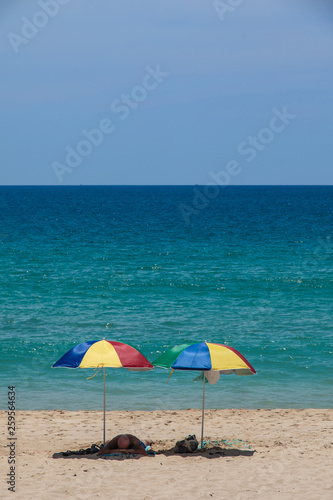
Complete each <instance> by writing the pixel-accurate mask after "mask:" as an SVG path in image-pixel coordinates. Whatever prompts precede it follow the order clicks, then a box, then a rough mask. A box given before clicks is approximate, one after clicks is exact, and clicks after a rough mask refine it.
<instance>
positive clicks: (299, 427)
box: [0, 409, 333, 500]
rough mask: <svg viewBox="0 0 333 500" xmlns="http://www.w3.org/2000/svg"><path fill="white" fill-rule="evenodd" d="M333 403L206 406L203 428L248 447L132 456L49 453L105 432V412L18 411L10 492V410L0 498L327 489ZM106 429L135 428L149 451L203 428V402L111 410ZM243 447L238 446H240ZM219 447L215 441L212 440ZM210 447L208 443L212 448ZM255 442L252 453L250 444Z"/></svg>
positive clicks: (245, 494)
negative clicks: (189, 406) (327, 406)
mask: <svg viewBox="0 0 333 500" xmlns="http://www.w3.org/2000/svg"><path fill="white" fill-rule="evenodd" d="M332 417H333V410H316V409H307V410H243V409H241V410H206V412H205V433H204V434H205V438H206V439H210V440H222V439H227V440H229V441H232V440H236V439H241V440H243V441H244V442H245V443H246V444H247V445H248V446H251V449H246V450H244V451H242V450H239V449H238V448H237V447H235V446H234V447H231V448H230V447H227V446H226V445H225V444H223V443H222V444H221V447H222V448H224V453H223V454H215V455H210V454H209V450H208V451H207V452H206V453H205V454H204V455H201V454H199V453H196V454H193V455H186V456H182V455H176V454H168V453H166V454H164V453H162V454H159V453H158V454H157V455H155V456H154V457H141V458H138V459H135V458H133V459H117V458H115V459H102V458H96V457H95V456H89V455H88V456H83V457H79V458H53V454H54V453H56V452H61V451H66V450H68V449H70V450H75V449H80V448H86V447H88V446H90V445H91V444H92V443H96V442H100V441H101V440H102V437H103V433H102V429H103V420H102V412H94V411H89V412H88V411H77V412H70V411H59V410H54V411H19V412H17V413H16V425H17V433H16V437H17V446H16V464H15V466H16V470H15V472H16V493H15V494H14V493H12V492H9V491H8V490H7V486H8V485H7V484H6V474H7V473H8V472H9V464H8V463H7V459H8V455H9V453H8V452H9V448H8V447H6V444H7V443H8V442H9V441H8V432H7V412H5V411H2V412H0V419H1V436H2V437H1V483H0V491H1V495H0V496H1V498H15V499H17V500H18V499H22V500H23V499H24V500H29V499H48V498H50V499H63V498H70V499H91V498H112V499H118V498H119V499H133V498H134V499H137V500H143V499H146V500H150V499H157V500H163V499H167V500H169V499H170V498H175V499H179V500H182V499H195V500H196V499H212V498H213V499H214V498H215V499H232V500H252V499H256V500H257V499H265V500H266V499H267V500H270V499H281V500H282V499H302V500H304V499H309V500H315V499H318V500H324V499H333V453H332V452H333V432H332V427H333V426H332ZM106 420H107V439H110V438H111V437H112V436H114V435H116V434H118V433H122V432H123V433H126V432H129V433H132V434H135V435H137V436H138V437H139V438H141V439H144V438H145V437H149V438H151V439H153V440H155V445H154V446H153V448H154V450H155V451H159V450H167V449H169V448H171V447H172V446H173V445H174V444H175V442H176V441H177V440H180V439H183V438H184V437H186V436H187V435H188V434H193V433H194V434H196V435H197V437H198V438H200V432H201V411H200V410H185V411H155V412H142V411H138V412H129V411H123V412H120V411H119V412H107V418H106ZM242 447H243V448H245V447H244V446H242ZM215 451H216V450H215ZM210 452H211V453H213V451H212V450H211V451H210ZM252 452H253V453H252Z"/></svg>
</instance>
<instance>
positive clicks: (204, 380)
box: [201, 371, 206, 449]
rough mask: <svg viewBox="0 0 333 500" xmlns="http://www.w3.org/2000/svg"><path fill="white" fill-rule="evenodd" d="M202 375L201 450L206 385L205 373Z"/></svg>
mask: <svg viewBox="0 0 333 500" xmlns="http://www.w3.org/2000/svg"><path fill="white" fill-rule="evenodd" d="M202 374H203V395H202V419H201V420H202V423H201V449H202V446H203V430H204V417H205V383H206V376H205V372H204V371H203V372H202Z"/></svg>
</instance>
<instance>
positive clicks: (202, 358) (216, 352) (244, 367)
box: [153, 342, 256, 447]
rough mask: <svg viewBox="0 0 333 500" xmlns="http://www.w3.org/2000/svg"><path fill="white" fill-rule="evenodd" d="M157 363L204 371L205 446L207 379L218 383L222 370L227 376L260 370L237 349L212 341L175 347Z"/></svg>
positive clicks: (174, 368) (157, 364) (163, 365)
mask: <svg viewBox="0 0 333 500" xmlns="http://www.w3.org/2000/svg"><path fill="white" fill-rule="evenodd" d="M153 366H160V367H162V368H171V369H172V372H173V370H198V371H201V372H202V375H203V377H202V378H203V398H202V427H201V447H202V446H203V427H204V410H205V381H206V378H207V380H208V382H209V383H210V384H215V383H216V382H217V381H218V380H219V378H220V373H221V374H225V375H230V374H232V373H235V374H236V375H253V374H254V373H256V371H255V369H254V368H253V367H252V366H251V365H250V363H249V362H248V361H247V360H246V359H245V358H244V356H242V354H241V353H240V352H238V351H236V349H234V348H233V347H230V346H227V345H224V344H216V343H211V342H201V343H198V344H182V345H178V346H175V347H173V348H172V349H170V350H169V351H167V352H165V353H164V354H162V355H161V356H159V357H158V358H157V359H155V361H154V362H153ZM172 372H171V373H172Z"/></svg>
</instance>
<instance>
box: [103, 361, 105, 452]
mask: <svg viewBox="0 0 333 500" xmlns="http://www.w3.org/2000/svg"><path fill="white" fill-rule="evenodd" d="M103 379H104V422H103V423H104V425H103V445H105V366H103Z"/></svg>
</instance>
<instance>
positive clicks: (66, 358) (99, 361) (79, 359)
mask: <svg viewBox="0 0 333 500" xmlns="http://www.w3.org/2000/svg"><path fill="white" fill-rule="evenodd" d="M58 367H64V368H103V376H104V377H103V378H104V430H103V443H104V444H105V367H111V368H126V369H127V370H131V371H148V370H152V369H153V365H152V364H151V363H150V362H149V361H148V359H146V358H145V357H144V356H143V355H142V354H141V352H139V351H138V350H137V349H135V348H134V347H132V346H130V345H128V344H124V343H122V342H115V341H112V340H105V339H104V340H90V341H88V342H83V343H82V344H78V345H76V346H75V347H73V348H72V349H70V350H69V351H68V352H66V353H65V354H64V355H63V356H62V357H61V358H60V359H59V360H58V361H57V362H56V363H54V365H53V366H52V368H58Z"/></svg>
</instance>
